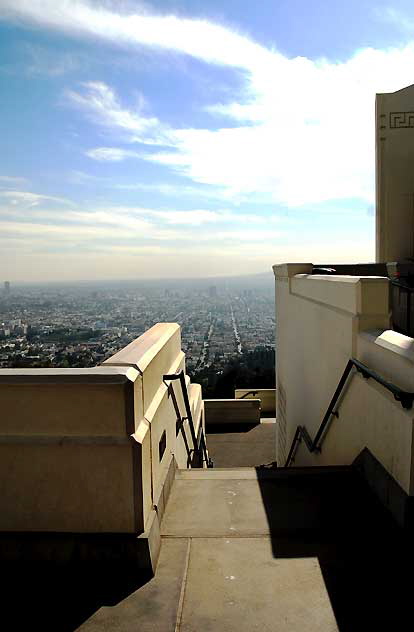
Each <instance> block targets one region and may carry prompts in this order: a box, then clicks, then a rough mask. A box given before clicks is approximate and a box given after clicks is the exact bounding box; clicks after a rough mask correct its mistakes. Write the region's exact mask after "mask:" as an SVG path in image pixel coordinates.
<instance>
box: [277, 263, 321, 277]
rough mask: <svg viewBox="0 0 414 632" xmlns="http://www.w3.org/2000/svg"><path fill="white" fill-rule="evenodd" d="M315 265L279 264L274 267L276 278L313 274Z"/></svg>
mask: <svg viewBox="0 0 414 632" xmlns="http://www.w3.org/2000/svg"><path fill="white" fill-rule="evenodd" d="M312 268H313V263H277V264H275V265H274V266H273V273H274V275H275V277H276V278H278V277H279V278H286V277H292V276H295V274H300V273H305V274H310V273H311V272H312Z"/></svg>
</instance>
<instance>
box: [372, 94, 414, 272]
mask: <svg viewBox="0 0 414 632" xmlns="http://www.w3.org/2000/svg"><path fill="white" fill-rule="evenodd" d="M376 161H377V165H376V167H377V168H376V191H377V208H376V224H377V237H376V256H377V261H399V260H401V259H404V258H406V257H413V256H414V183H413V177H412V173H413V164H414V87H413V86H409V87H407V88H404V89H402V90H398V91H397V92H393V93H388V94H378V95H377V99H376Z"/></svg>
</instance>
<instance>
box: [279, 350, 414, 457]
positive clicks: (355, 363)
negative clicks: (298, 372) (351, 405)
mask: <svg viewBox="0 0 414 632" xmlns="http://www.w3.org/2000/svg"><path fill="white" fill-rule="evenodd" d="M354 367H355V368H356V370H357V371H358V373H361V375H362V377H364V378H365V379H367V380H368V379H370V378H372V379H373V380H375V381H376V382H378V384H381V386H383V387H384V388H386V389H387V391H390V392H391V393H392V394H393V395H394V399H395V400H396V401H397V402H400V404H401V406H402V407H403V408H405V409H407V410H408V409H410V408H412V406H413V402H414V393H411V392H409V391H404V390H403V389H402V388H400V387H399V386H396V385H395V384H393V383H392V382H388V380H386V379H385V378H383V377H382V376H381V375H378V373H376V372H375V371H373V370H372V369H370V368H369V367H368V366H366V365H365V364H363V363H362V362H360V361H359V360H355V358H351V359H350V360H348V362H347V365H346V367H345V370H344V372H343V373H342V377H341V379H340V380H339V382H338V386H337V387H336V390H335V393H334V394H333V397H332V399H331V401H330V404H329V406H328V408H327V410H326V413H325V415H324V418H323V419H322V421H321V425H320V426H319V429H318V431H317V433H316V435H315V438H314V439H313V440H312V438H311V436H310V435H309V433H308V431H307V430H306V428H305V426H298V427H297V428H296V431H295V435H294V437H293V441H292V444H291V446H290V450H289V454H288V457H287V459H286V463H285V467H289V465H290V464H291V462H292V461H293V460H294V456H295V453H296V449H297V447H298V445H299V443H300V442H301V441H302V439H303V440H304V442H305V445H306V447H307V448H308V450H309V452H320V451H321V446H322V443H323V441H324V439H325V436H326V432H327V430H328V427H329V424H330V423H331V421H332V417H339V413H338V411H337V410H335V406H336V404H337V402H338V399H339V397H340V395H341V393H342V390H343V388H344V386H345V384H346V382H347V380H348V377H349V374H350V373H351V371H352V369H353V368H354Z"/></svg>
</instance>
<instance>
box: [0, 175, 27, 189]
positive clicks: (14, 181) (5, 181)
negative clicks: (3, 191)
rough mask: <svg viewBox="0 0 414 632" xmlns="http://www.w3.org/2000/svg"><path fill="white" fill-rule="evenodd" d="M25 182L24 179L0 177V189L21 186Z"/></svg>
mask: <svg viewBox="0 0 414 632" xmlns="http://www.w3.org/2000/svg"><path fill="white" fill-rule="evenodd" d="M26 182H27V180H26V178H21V177H19V176H0V187H2V186H7V187H10V186H21V185H23V184H25V183H26Z"/></svg>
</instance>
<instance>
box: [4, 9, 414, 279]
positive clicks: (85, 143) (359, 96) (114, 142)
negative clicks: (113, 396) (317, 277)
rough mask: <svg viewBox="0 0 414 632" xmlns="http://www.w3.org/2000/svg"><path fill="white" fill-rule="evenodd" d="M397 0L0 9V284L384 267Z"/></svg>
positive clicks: (409, 39) (407, 31) (407, 56)
mask: <svg viewBox="0 0 414 632" xmlns="http://www.w3.org/2000/svg"><path fill="white" fill-rule="evenodd" d="M412 83H414V5H413V3H412V1H411V0H410V1H408V0H404V1H403V0H400V1H398V2H393V3H390V2H387V1H383V0H378V1H376V2H375V1H370V0H347V2H343V0H331V1H329V2H327V1H326V0H325V1H322V0H319V1H316V0H261V1H260V2H251V0H220V1H219V0H162V1H161V0H160V1H154V2H145V3H142V2H134V1H123V0H117V1H116V2H115V1H113V2H110V1H105V2H104V1H98V0H97V1H87V0H59V1H56V0H0V93H1V99H0V147H1V151H0V270H1V273H0V277H2V278H3V279H8V280H10V281H12V282H19V281H25V282H27V281H56V280H62V281H68V280H81V279H83V280H94V279H99V280H104V279H141V278H165V277H168V278H178V277H181V278H187V277H206V276H221V275H222V276H227V275H240V274H255V273H260V272H269V273H271V266H272V265H273V264H275V263H283V262H289V261H290V262H292V261H301V262H314V263H341V262H347V261H354V262H355V261H373V260H374V256H375V255H374V251H375V126H374V109H375V94H376V93H378V92H392V91H395V90H398V89H400V88H402V87H405V86H407V85H410V84H412Z"/></svg>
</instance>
